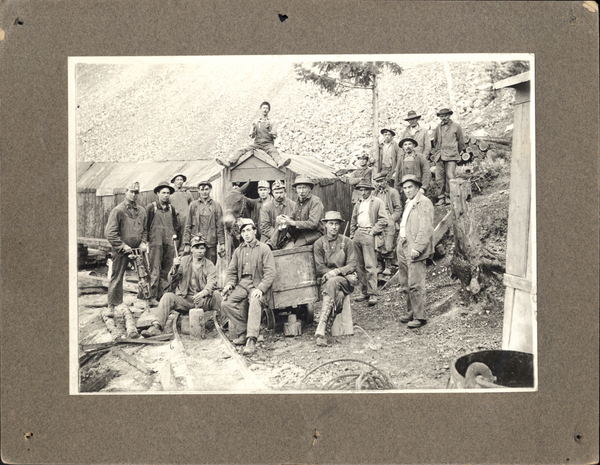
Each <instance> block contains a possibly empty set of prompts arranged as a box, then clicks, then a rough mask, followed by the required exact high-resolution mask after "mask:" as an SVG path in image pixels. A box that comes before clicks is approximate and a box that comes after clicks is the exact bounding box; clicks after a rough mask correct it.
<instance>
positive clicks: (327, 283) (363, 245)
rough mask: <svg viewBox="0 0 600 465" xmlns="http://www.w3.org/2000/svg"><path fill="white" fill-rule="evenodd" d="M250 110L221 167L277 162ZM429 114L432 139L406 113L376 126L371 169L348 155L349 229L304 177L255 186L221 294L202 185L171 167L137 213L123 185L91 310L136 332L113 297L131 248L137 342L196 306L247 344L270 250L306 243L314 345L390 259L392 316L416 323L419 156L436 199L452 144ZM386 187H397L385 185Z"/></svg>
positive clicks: (365, 297) (270, 127) (217, 239)
mask: <svg viewBox="0 0 600 465" xmlns="http://www.w3.org/2000/svg"><path fill="white" fill-rule="evenodd" d="M261 111H262V117H261V118H260V119H259V120H258V121H256V122H255V123H253V127H252V134H251V136H252V137H254V138H255V144H254V145H252V146H250V147H247V148H245V149H242V150H241V151H238V152H236V154H234V156H232V157H231V159H230V160H219V162H220V163H221V164H223V165H225V166H231V165H232V164H234V163H235V162H236V161H237V160H238V159H239V158H240V157H241V156H242V155H243V154H244V153H245V152H246V151H248V150H254V149H255V148H260V149H262V150H266V151H267V153H268V154H269V155H270V156H271V157H273V159H274V160H275V161H276V162H277V165H278V167H283V166H286V165H287V164H289V159H285V160H283V159H281V156H280V155H279V154H278V153H277V151H276V150H275V149H274V146H273V140H274V138H275V137H276V125H275V124H274V123H273V122H271V121H269V119H268V113H269V111H270V105H269V104H268V102H263V104H262V105H261ZM437 115H438V116H439V117H440V119H441V123H440V125H439V126H438V127H437V128H436V129H435V131H434V134H433V139H431V138H430V136H429V132H428V130H427V129H426V128H425V127H424V126H422V125H421V123H419V119H420V118H421V116H420V115H418V114H417V113H416V112H414V111H410V112H408V115H407V118H405V120H406V121H407V122H408V127H407V128H406V130H405V131H404V132H403V134H402V136H401V140H400V142H399V143H398V144H395V142H394V140H393V138H394V137H395V135H396V134H395V132H394V131H392V130H391V129H382V130H381V133H382V134H383V136H384V141H383V143H382V144H381V146H380V154H379V155H380V160H381V163H380V167H381V169H380V170H378V171H377V172H375V173H373V172H372V168H370V167H369V166H368V165H369V161H370V162H371V163H372V164H373V163H374V162H375V160H369V157H368V156H367V155H366V154H364V155H361V156H359V159H358V163H359V167H358V169H357V170H355V171H354V172H353V173H352V174H351V175H350V176H349V177H348V181H349V183H350V184H351V185H353V186H354V194H353V196H352V203H353V205H354V207H353V212H352V217H351V219H350V236H349V237H345V236H344V235H341V234H340V227H341V225H342V224H343V223H344V222H345V221H347V220H344V219H343V218H342V216H341V215H340V213H339V212H336V211H329V212H324V207H323V203H322V202H321V200H320V199H319V198H318V197H317V196H315V195H314V194H312V190H313V188H314V182H313V181H312V180H310V179H309V178H307V177H304V176H299V177H297V178H296V180H295V182H294V183H293V184H292V187H293V188H294V189H295V191H296V194H297V200H296V201H293V200H291V199H289V198H287V196H286V185H285V183H284V181H280V180H276V181H273V183H272V184H270V183H269V182H268V181H260V182H259V184H258V192H259V199H257V200H255V201H254V203H253V206H254V209H253V211H252V218H240V220H239V222H238V226H239V229H240V234H241V237H242V239H243V242H242V243H241V244H240V246H239V247H238V248H237V249H236V250H235V251H234V253H233V256H232V258H231V261H230V263H229V265H228V268H227V273H226V280H225V284H224V286H223V289H222V291H221V292H219V291H218V290H217V272H216V267H215V265H216V263H217V257H218V256H224V254H225V230H224V224H223V209H222V207H221V205H220V204H219V202H217V201H215V200H213V199H212V197H211V191H212V184H211V182H210V181H208V180H203V181H201V182H199V183H198V194H199V196H198V199H197V200H193V197H192V195H191V193H190V192H188V191H187V190H186V189H185V188H184V187H183V185H184V183H185V182H186V181H187V178H186V176H185V175H184V174H183V173H178V174H176V175H175V176H173V177H172V179H171V182H170V183H169V182H166V181H165V182H161V183H160V184H158V185H157V186H156V187H155V188H154V193H155V194H156V197H157V198H156V201H154V202H151V203H150V204H148V205H147V207H146V208H142V207H140V206H138V205H137V203H136V199H137V195H138V193H139V184H138V183H133V184H131V185H129V186H127V188H126V193H125V200H124V202H123V203H121V204H119V205H118V206H117V207H115V208H114V210H113V211H112V212H111V214H110V216H109V219H108V222H107V225H106V228H105V235H106V238H107V239H108V241H109V242H110V244H111V245H112V248H113V261H112V271H111V276H110V284H109V289H108V307H107V309H106V310H105V311H104V313H103V316H105V317H112V316H117V315H118V314H119V312H121V313H122V316H124V317H125V322H126V323H127V324H126V333H127V336H128V337H136V336H137V335H138V333H137V328H136V327H135V325H134V324H133V318H132V316H131V313H130V312H129V310H128V309H126V308H124V307H126V306H123V305H121V304H122V302H123V277H124V274H125V270H126V267H127V264H128V263H129V260H130V259H131V254H132V252H133V249H140V250H141V251H147V252H148V256H149V266H150V296H151V300H150V305H151V310H150V318H149V325H148V326H147V327H146V329H144V330H143V331H142V335H143V336H145V337H149V336H153V335H157V334H160V333H161V332H162V331H163V329H164V324H165V322H166V320H167V317H168V315H169V312H170V311H171V310H177V311H189V310H190V309H192V308H203V309H205V311H206V312H208V316H210V315H211V313H214V312H219V311H220V312H221V313H222V315H223V316H225V317H226V318H227V319H228V320H229V328H230V337H231V339H232V340H233V342H234V343H235V344H240V345H245V347H244V354H246V355H250V354H252V353H254V351H255V350H256V340H257V337H258V331H259V327H260V320H261V314H262V309H263V306H264V305H267V302H268V301H269V293H270V292H271V286H272V284H273V281H274V278H275V265H274V258H273V253H272V251H273V250H277V249H285V248H290V247H300V246H304V245H313V252H314V257H315V264H316V272H317V277H318V279H319V282H320V285H321V295H322V308H321V312H320V314H319V323H318V327H317V330H316V336H317V344H318V345H323V344H327V335H328V334H330V333H331V325H332V323H333V319H334V318H335V315H337V314H338V313H340V312H341V311H342V301H343V299H344V297H345V296H346V295H349V294H350V293H352V292H353V291H354V286H357V285H359V284H360V294H359V295H358V296H357V298H356V300H357V301H366V302H367V304H368V305H369V306H374V305H376V304H377V296H376V294H377V274H378V273H382V274H384V275H390V274H391V269H392V266H393V263H396V264H397V267H398V274H399V278H400V280H399V281H400V285H401V290H402V291H403V292H404V293H405V294H406V295H407V305H406V307H407V312H406V314H405V315H403V316H402V317H401V318H400V321H401V322H403V323H407V324H408V327H410V328H418V327H420V326H423V325H424V324H425V323H426V321H427V317H426V312H425V269H426V268H425V263H426V260H427V259H428V258H429V257H431V256H432V254H433V244H432V236H433V204H432V202H431V201H430V200H429V199H428V198H427V197H426V196H425V193H426V191H427V189H428V187H429V185H430V183H431V172H430V169H429V162H428V158H429V156H430V155H433V161H435V163H436V180H437V186H438V190H437V195H438V202H437V203H436V205H444V204H446V203H449V195H448V194H449V192H448V191H449V180H450V179H452V178H453V177H454V170H455V167H456V162H457V161H458V160H459V159H460V152H461V151H462V150H463V149H464V136H463V133H462V129H461V128H460V126H459V125H458V124H456V123H454V122H452V121H451V119H450V116H451V115H452V111H451V110H449V109H442V110H440V111H439V112H438V113H437ZM396 188H398V189H399V190H400V192H399V190H397V189H396Z"/></svg>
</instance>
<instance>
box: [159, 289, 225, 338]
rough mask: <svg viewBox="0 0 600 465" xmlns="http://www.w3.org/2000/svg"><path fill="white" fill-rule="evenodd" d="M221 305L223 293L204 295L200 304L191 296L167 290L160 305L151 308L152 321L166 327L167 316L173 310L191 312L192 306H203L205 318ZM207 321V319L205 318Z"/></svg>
mask: <svg viewBox="0 0 600 465" xmlns="http://www.w3.org/2000/svg"><path fill="white" fill-rule="evenodd" d="M220 307H221V294H220V293H219V291H214V292H213V293H212V296H207V297H203V298H202V299H201V300H200V302H198V305H196V304H195V303H194V299H192V297H191V296H187V297H181V296H179V295H177V294H174V293H173V292H167V293H166V294H165V295H163V296H162V299H160V303H159V304H158V307H156V308H155V309H151V310H150V315H151V317H150V319H151V321H152V323H158V324H159V326H160V329H164V326H165V323H166V321H167V318H169V313H170V312H171V310H177V311H178V312H189V311H190V310H191V309H192V308H202V309H203V310H204V315H205V318H206V317H208V316H211V314H210V312H218V311H219V308H220ZM205 321H206V320H205Z"/></svg>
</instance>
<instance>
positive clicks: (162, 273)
mask: <svg viewBox="0 0 600 465" xmlns="http://www.w3.org/2000/svg"><path fill="white" fill-rule="evenodd" d="M174 256H175V247H174V245H173V244H163V243H160V242H159V243H157V244H152V243H150V244H149V246H148V260H149V262H150V297H151V298H153V299H157V300H160V298H161V297H162V295H163V293H164V292H165V289H166V288H167V286H168V285H169V270H170V269H171V267H172V266H173V257H174Z"/></svg>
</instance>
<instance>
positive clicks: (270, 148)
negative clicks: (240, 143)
mask: <svg viewBox="0 0 600 465" xmlns="http://www.w3.org/2000/svg"><path fill="white" fill-rule="evenodd" d="M256 149H260V150H262V151H264V152H266V153H267V154H268V155H269V156H270V157H271V158H272V159H273V160H274V161H275V163H277V165H281V162H282V161H283V159H282V158H281V155H279V152H278V151H277V149H276V148H275V145H273V142H254V143H253V144H250V145H248V146H247V147H244V148H243V149H240V150H238V151H237V152H235V153H234V154H233V155H231V156H230V157H229V163H231V165H234V164H235V163H237V161H238V160H239V159H240V157H242V156H243V155H244V154H245V153H246V152H251V151H253V150H256Z"/></svg>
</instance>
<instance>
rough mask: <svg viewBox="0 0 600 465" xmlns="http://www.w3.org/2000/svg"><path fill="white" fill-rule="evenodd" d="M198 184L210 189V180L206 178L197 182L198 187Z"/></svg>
mask: <svg viewBox="0 0 600 465" xmlns="http://www.w3.org/2000/svg"><path fill="white" fill-rule="evenodd" d="M200 186H208V187H210V188H211V189H212V184H211V183H210V181H208V180H206V179H204V180H202V181H200V182H199V183H198V187H200Z"/></svg>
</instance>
